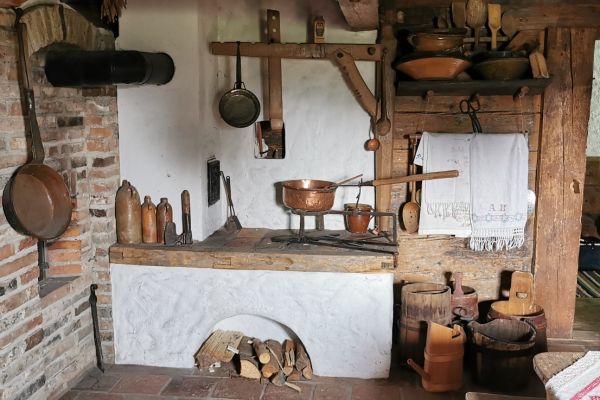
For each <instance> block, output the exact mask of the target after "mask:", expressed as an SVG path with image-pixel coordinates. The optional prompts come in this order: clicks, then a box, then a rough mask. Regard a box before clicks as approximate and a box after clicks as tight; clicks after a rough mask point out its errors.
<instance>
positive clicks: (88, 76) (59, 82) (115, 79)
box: [44, 50, 175, 87]
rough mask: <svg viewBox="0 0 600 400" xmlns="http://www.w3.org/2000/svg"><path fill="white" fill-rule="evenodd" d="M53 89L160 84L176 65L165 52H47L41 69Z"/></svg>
mask: <svg viewBox="0 0 600 400" xmlns="http://www.w3.org/2000/svg"><path fill="white" fill-rule="evenodd" d="M44 69H45V72H46V78H48V81H49V82H50V83H51V84H52V86H61V87H81V86H85V87H93V86H105V85H114V84H131V85H144V84H146V85H148V84H150V85H163V84H165V83H168V82H169V81H171V79H172V78H173V74H174V73H175V64H174V63H173V59H172V58H171V57H170V56H169V55H168V54H166V53H144V52H141V51H131V50H127V51H125V50H120V51H116V50H113V51H79V50H78V51H49V52H48V53H47V54H46V65H45V67H44Z"/></svg>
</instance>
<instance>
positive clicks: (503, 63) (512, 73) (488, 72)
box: [473, 57, 530, 81]
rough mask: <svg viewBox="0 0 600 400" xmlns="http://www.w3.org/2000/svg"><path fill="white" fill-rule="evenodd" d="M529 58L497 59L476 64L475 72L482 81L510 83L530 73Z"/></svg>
mask: <svg viewBox="0 0 600 400" xmlns="http://www.w3.org/2000/svg"><path fill="white" fill-rule="evenodd" d="M529 68H530V66H529V58H526V57H511V58H496V59H490V60H487V61H482V62H480V63H477V64H475V66H474V67H473V72H474V73H475V75H477V76H478V77H480V78H481V79H485V80H491V81H509V80H513V79H520V78H523V77H524V76H525V75H526V74H527V73H528V72H529Z"/></svg>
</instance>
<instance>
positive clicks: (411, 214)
mask: <svg viewBox="0 0 600 400" xmlns="http://www.w3.org/2000/svg"><path fill="white" fill-rule="evenodd" d="M410 147H411V153H412V155H413V156H414V154H415V152H416V143H414V140H411V143H410ZM416 169H417V167H416V166H415V164H414V163H411V164H410V174H411V175H414V174H415V172H416ZM416 198H417V182H411V183H410V201H409V202H408V203H406V204H404V207H402V223H403V224H404V228H405V229H406V232H408V233H415V232H417V231H418V230H419V217H420V214H421V206H420V205H419V203H417V202H416Z"/></svg>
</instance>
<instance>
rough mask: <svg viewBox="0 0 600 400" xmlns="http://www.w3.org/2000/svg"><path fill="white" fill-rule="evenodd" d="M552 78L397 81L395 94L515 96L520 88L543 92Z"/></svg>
mask: <svg viewBox="0 0 600 400" xmlns="http://www.w3.org/2000/svg"><path fill="white" fill-rule="evenodd" d="M551 82H552V78H549V79H544V78H539V79H518V80H513V81H484V80H472V81H398V82H397V83H396V96H425V95H426V94H427V92H428V91H430V90H431V91H433V95H434V96H467V97H468V96H472V95H474V94H479V95H480V96H500V95H506V96H515V95H517V94H518V93H519V91H520V90H521V88H524V87H526V88H528V89H529V91H528V92H527V94H528V95H536V94H542V93H544V90H545V89H546V87H548V85H550V83H551Z"/></svg>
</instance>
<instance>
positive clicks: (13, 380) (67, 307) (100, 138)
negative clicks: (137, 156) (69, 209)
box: [0, 11, 119, 400]
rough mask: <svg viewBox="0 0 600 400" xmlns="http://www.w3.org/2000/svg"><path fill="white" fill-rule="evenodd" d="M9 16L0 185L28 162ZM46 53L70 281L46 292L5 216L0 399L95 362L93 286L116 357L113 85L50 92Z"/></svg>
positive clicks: (40, 95) (32, 393)
mask: <svg viewBox="0 0 600 400" xmlns="http://www.w3.org/2000/svg"><path fill="white" fill-rule="evenodd" d="M2 13H3V15H2V16H0V17H2V18H0V186H1V187H0V189H2V188H4V186H5V184H6V182H8V180H9V179H10V176H11V175H12V173H13V172H14V170H15V169H16V168H17V167H18V166H20V165H22V164H23V163H24V162H25V160H26V143H27V141H26V137H25V132H24V120H23V116H22V110H21V101H20V93H19V85H18V81H17V45H16V35H15V33H14V31H13V30H12V27H11V25H12V24H11V23H10V19H9V18H7V15H6V12H4V11H3V12H2ZM7 21H8V22H7ZM3 23H4V26H1V25H3ZM29 25H30V27H29V29H30V30H32V29H35V27H34V26H32V24H29ZM36 38H38V40H40V39H39V38H40V35H39V34H38V35H37V36H36ZM46 39H47V41H48V42H52V38H46ZM42 42H43V39H42ZM43 59H44V57H43V54H40V52H38V53H36V54H34V57H33V58H32V61H33V66H34V76H35V87H34V91H35V94H36V100H37V112H38V122H39V125H40V130H41V136H42V141H43V143H44V148H45V151H46V164H47V165H49V166H51V167H53V168H54V169H56V170H57V171H58V172H59V173H60V174H61V175H63V177H64V178H65V180H66V182H67V183H68V185H69V187H70V188H71V189H72V195H73V199H72V201H73V204H74V207H73V216H72V222H71V225H70V226H69V228H68V230H67V231H66V232H65V233H64V234H63V235H62V236H61V237H60V238H58V239H56V240H54V241H52V242H51V243H49V244H48V249H49V251H48V262H49V264H50V270H49V275H50V277H51V280H54V281H57V280H59V279H58V278H63V280H64V281H65V282H67V281H68V283H66V284H63V285H62V286H61V287H60V288H59V289H56V290H54V291H51V292H50V293H49V294H47V295H45V296H40V285H39V284H38V280H37V278H38V267H37V243H36V241H35V240H34V239H32V238H29V237H25V236H22V235H20V234H18V233H17V232H15V231H14V230H13V229H12V228H11V227H10V226H9V225H8V223H7V220H6V217H5V215H4V212H3V211H2V212H0V400H8V399H11V400H12V399H27V398H31V399H53V398H58V397H59V396H60V394H62V393H63V392H64V391H65V390H66V389H67V388H68V385H69V384H71V383H72V382H73V381H74V380H76V379H78V377H79V376H81V374H82V373H83V372H84V371H85V370H87V369H88V368H90V367H91V366H92V365H93V363H94V361H95V352H94V342H93V332H92V321H91V313H90V308H89V303H88V297H89V286H90V284H91V283H92V282H95V283H98V284H99V290H98V292H97V293H98V298H99V313H100V316H101V318H102V320H101V329H102V336H103V339H104V340H105V343H104V346H105V347H104V350H105V351H104V354H105V360H107V361H109V362H110V361H112V354H113V353H112V324H111V319H110V314H111V309H110V295H109V293H110V284H109V282H110V279H109V263H108V246H109V245H110V244H112V243H114V241H115V233H114V232H115V226H114V225H115V222H114V196H115V192H116V189H117V186H118V184H119V157H118V127H117V106H116V90H115V89H114V88H102V89H84V90H82V89H67V88H53V87H51V86H50V85H49V84H48V83H47V82H46V80H45V77H44V74H43V69H42V68H41V67H42V64H43ZM67 277H70V278H71V279H66V278H67ZM42 294H43V293H42Z"/></svg>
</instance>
